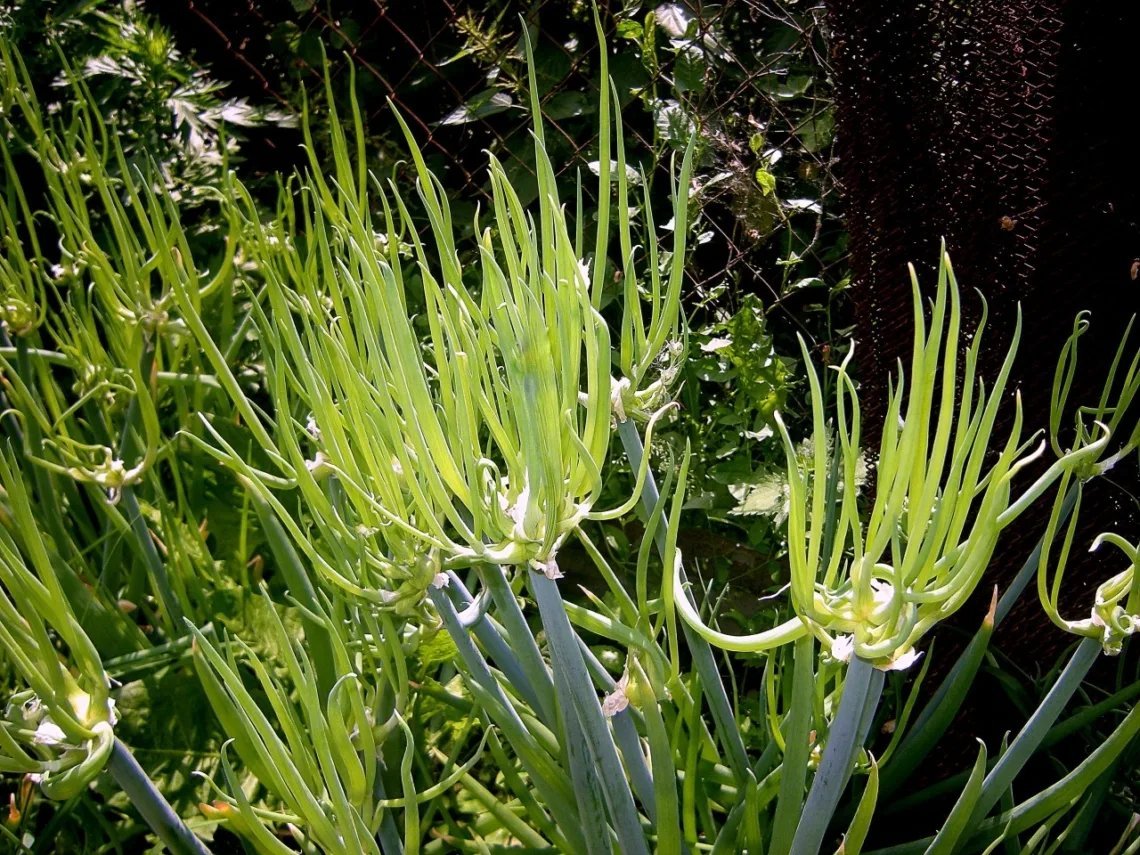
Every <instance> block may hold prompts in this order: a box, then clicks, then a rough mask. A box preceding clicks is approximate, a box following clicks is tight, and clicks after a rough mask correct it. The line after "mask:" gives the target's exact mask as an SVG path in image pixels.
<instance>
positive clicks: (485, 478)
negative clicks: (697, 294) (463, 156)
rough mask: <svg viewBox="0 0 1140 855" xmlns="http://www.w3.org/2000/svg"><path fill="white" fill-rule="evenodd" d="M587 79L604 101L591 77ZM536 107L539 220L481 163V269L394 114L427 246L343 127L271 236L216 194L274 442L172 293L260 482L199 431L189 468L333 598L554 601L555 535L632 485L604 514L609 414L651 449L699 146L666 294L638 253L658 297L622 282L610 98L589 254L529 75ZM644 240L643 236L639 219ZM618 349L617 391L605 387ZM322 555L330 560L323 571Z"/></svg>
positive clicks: (672, 335) (183, 293)
mask: <svg viewBox="0 0 1140 855" xmlns="http://www.w3.org/2000/svg"><path fill="white" fill-rule="evenodd" d="M603 56H604V52H603ZM602 79H604V80H605V79H608V77H607V70H606V68H605V67H604V61H603V68H602ZM530 95H531V102H532V109H533V119H534V129H535V130H534V150H535V158H536V164H537V181H538V199H537V204H536V209H534V210H530V211H528V210H526V209H525V208H524V206H523V203H522V200H521V199H520V197H519V194H518V192H517V190H516V188H515V187H514V186H513V185H512V183H511V180H510V178H509V176H508V175H507V172H506V171H505V169H504V167H503V166H502V164H500V163H499V162H498V160H496V159H495V158H494V157H493V156H491V157H490V164H489V172H490V189H491V202H490V206H489V210H488V211H487V212H486V214H477V215H476V217H475V220H474V228H475V233H476V235H477V242H478V260H477V263H476V264H473V265H472V264H466V265H465V263H464V262H463V261H462V260H461V258H460V255H459V253H458V251H457V249H456V243H457V242H456V226H455V224H454V221H453V216H452V211H451V208H450V204H449V202H448V199H447V195H446V193H445V192H444V191H443V187H442V185H441V183H440V181H439V179H438V178H436V177H435V176H434V175H433V174H432V173H431V171H430V169H429V167H428V165H427V162H426V161H425V159H424V156H423V153H422V152H421V150H420V148H419V146H418V144H417V143H416V141H415V138H414V137H413V135H412V133H411V131H410V129H409V128H408V127H407V125H406V124H405V123H404V121H403V119H402V117H401V116H400V115H399V114H398V113H397V114H396V120H397V122H398V123H399V124H400V127H401V128H402V129H403V132H404V134H405V137H406V140H407V143H408V149H409V152H410V154H411V166H412V168H413V169H414V172H415V176H416V194H417V196H418V199H417V202H418V205H419V207H420V208H421V209H422V210H423V211H425V212H426V214H427V219H428V222H429V225H430V227H429V229H428V230H427V231H426V233H425V234H423V235H421V234H420V233H418V232H417V231H416V230H415V228H414V227H413V221H412V214H411V208H410V201H409V200H408V199H405V198H404V196H403V195H402V193H401V191H400V189H399V188H398V187H397V185H396V184H395V183H394V182H393V181H391V180H389V181H382V180H380V179H379V178H378V177H376V176H375V175H372V174H369V173H368V172H367V171H366V168H365V161H366V158H365V154H364V151H363V140H364V133H363V128H362V125H361V118H360V116H359V114H358V112H356V108H355V105H354V106H353V110H354V113H353V120H354V124H355V129H356V134H355V140H354V141H352V140H350V138H349V136H348V135H346V134H345V133H344V132H343V131H342V130H341V129H340V125H339V124H338V121H337V119H336V117H335V116H334V117H333V121H332V123H331V125H332V147H333V159H332V161H333V162H332V175H331V177H325V175H324V171H325V168H326V164H324V163H322V162H319V161H318V160H317V159H316V155H315V154H312V155H311V157H312V160H311V163H310V170H309V172H308V174H306V175H305V176H304V177H299V178H297V179H295V180H294V182H292V183H291V184H290V185H289V186H288V187H287V188H285V190H286V192H284V193H283V194H282V197H281V201H280V202H279V210H278V212H277V216H276V218H275V221H274V222H271V223H265V222H262V220H261V218H260V215H259V214H258V211H257V208H256V206H255V205H254V203H253V200H252V199H251V197H250V196H249V194H248V193H247V192H246V191H245V189H244V188H242V187H241V186H240V185H238V184H237V183H236V182H234V183H232V184H231V186H230V191H231V193H232V196H233V198H234V199H235V200H236V202H237V204H236V205H235V206H234V211H235V212H237V213H235V214H234V222H233V223H232V225H231V228H232V229H233V230H234V231H235V232H238V233H241V234H243V235H244V240H243V252H244V253H245V256H244V260H245V261H246V262H247V263H249V264H250V265H252V266H253V267H255V268H256V270H257V272H258V274H259V276H260V277H262V278H263V279H264V282H265V286H264V291H263V293H261V294H259V295H258V302H257V305H256V306H255V310H254V313H255V316H256V323H257V330H258V335H259V338H260V340H261V342H262V343H263V345H264V348H265V368H266V385H267V391H268V392H269V394H270V396H271V398H272V401H273V405H274V411H275V413H276V417H275V419H274V420H273V421H272V422H270V421H269V420H268V419H267V418H265V417H264V415H263V414H262V413H260V412H259V411H258V410H257V408H256V407H255V405H254V404H253V402H252V401H251V400H250V399H249V398H247V397H246V395H245V393H244V391H243V390H241V389H240V388H239V386H238V383H237V382H236V379H235V378H233V377H232V376H228V377H227V376H226V375H227V372H228V368H227V367H226V365H225V361H224V359H223V358H222V355H221V353H220V351H218V349H217V347H216V345H214V344H213V343H212V342H210V341H209V337H208V333H206V331H205V329H204V327H202V324H201V322H200V318H199V317H198V309H197V305H196V300H195V299H194V297H193V294H192V293H191V291H190V290H189V289H183V288H182V287H181V286H178V285H176V286H175V292H176V294H177V295H179V309H180V310H181V312H182V314H183V316H184V317H185V318H186V319H187V324H188V325H189V326H190V327H191V328H192V329H194V331H195V332H196V333H198V338H199V340H200V341H201V342H202V344H203V348H204V350H205V351H206V354H207V356H208V357H209V358H210V359H211V361H212V362H213V364H214V367H215V369H216V370H217V371H218V374H219V379H220V381H221V382H223V383H224V384H225V385H226V386H227V388H228V389H229V390H230V392H231V394H233V395H234V397H235V402H236V404H237V407H238V409H239V410H240V411H241V412H242V414H243V416H244V417H245V419H246V420H247V421H248V422H249V423H250V425H251V430H252V433H253V435H254V436H255V438H256V439H257V440H258V442H259V443H260V444H261V446H262V448H263V450H264V452H265V454H266V457H267V458H268V460H269V461H270V462H271V463H272V467H270V468H269V469H268V470H266V469H255V468H254V467H252V466H251V465H250V464H249V463H248V462H247V461H246V459H245V457H246V456H245V455H244V454H242V453H240V450H238V449H233V448H230V447H228V446H227V444H226V442H225V440H224V439H223V438H222V436H221V435H220V433H219V432H218V431H216V430H215V429H214V427H213V426H212V425H209V424H207V426H206V427H207V430H208V431H210V432H211V433H212V435H213V441H212V442H209V443H208V444H206V445H205V446H204V447H206V448H207V450H208V451H209V453H211V454H213V455H214V456H215V457H216V458H217V459H218V460H220V461H221V462H223V463H225V464H226V465H227V466H229V467H230V468H231V469H233V470H234V471H235V472H237V473H238V474H239V476H240V477H241V478H242V480H243V483H245V484H246V485H247V486H248V487H249V489H251V490H253V491H254V493H255V494H257V495H258V497H259V498H260V500H262V501H265V502H266V503H268V504H269V505H270V506H272V507H273V508H274V510H275V512H276V514H277V515H278V516H279V518H280V519H281V520H282V523H283V524H284V525H285V526H286V527H287V528H290V531H289V534H290V535H291V536H292V538H293V539H294V540H295V541H296V542H297V543H298V544H299V547H300V548H301V549H302V550H304V552H305V557H306V559H307V560H309V561H310V562H311V563H312V564H313V565H314V566H315V567H316V568H317V569H318V571H319V572H320V573H321V575H322V576H323V577H324V578H325V579H327V580H328V581H329V582H331V583H332V584H333V585H335V586H337V587H339V588H340V589H342V590H344V591H347V592H349V593H351V594H353V595H356V596H360V597H364V598H366V599H369V600H371V601H373V602H377V603H380V604H383V605H388V606H391V607H393V608H396V609H397V610H399V611H401V612H403V613H411V612H414V611H416V610H417V609H419V608H420V607H421V606H423V605H424V604H425V602H426V595H427V592H428V591H429V589H431V588H432V587H433V586H434V587H439V586H442V585H444V584H446V583H447V578H448V577H447V573H448V572H449V571H453V570H456V569H459V568H463V567H467V566H473V565H476V564H492V565H498V566H504V567H529V568H531V569H533V570H536V571H537V572H539V573H542V574H544V575H546V576H547V577H550V578H557V577H558V576H559V575H560V571H559V569H558V563H557V554H558V550H559V548H560V546H561V545H562V544H563V542H564V541H565V539H566V538H567V536H569V535H570V534H571V533H572V532H574V531H575V530H576V529H577V528H578V527H579V525H580V524H581V523H582V522H583V521H586V520H604V519H615V518H617V517H620V516H621V515H623V514H625V513H627V512H628V511H629V510H631V509H632V508H633V507H634V506H635V504H636V503H637V501H638V498H639V493H640V491H641V488H642V485H643V484H644V482H645V476H646V473H647V471H648V459H645V460H643V461H642V462H641V464H640V466H639V467H638V471H637V479H636V484H635V487H634V490H633V495H631V496H630V497H629V499H628V500H627V501H625V502H623V503H622V504H621V505H620V506H618V507H615V508H607V509H600V508H599V507H597V503H598V498H599V496H600V494H601V489H602V472H603V471H604V469H605V465H606V459H607V454H608V450H609V445H610V436H611V408H614V407H616V408H617V409H618V410H619V412H620V413H621V414H622V417H624V415H625V413H626V412H627V411H628V412H633V411H636V412H637V413H638V414H639V415H642V416H644V417H645V418H647V419H648V423H649V424H648V427H647V433H648V434H649V435H651V433H652V430H653V425H654V423H655V422H656V421H657V420H658V419H659V418H660V417H661V416H662V414H663V413H664V412H665V411H666V407H667V406H668V404H667V395H666V394H664V392H663V390H664V389H665V388H666V387H667V385H668V382H667V381H668V378H669V376H671V374H670V373H669V371H668V366H667V365H666V367H665V370H664V372H663V374H664V375H665V376H664V377H662V376H660V375H659V374H658V371H659V369H660V366H661V365H662V363H663V361H664V362H665V363H668V361H669V357H668V354H670V353H675V352H676V351H677V344H676V340H677V334H678V329H679V327H680V322H679V305H680V287H681V277H682V272H683V256H684V252H685V244H686V241H685V231H686V223H687V219H686V207H687V196H688V194H687V187H688V183H689V177H690V173H691V163H692V154H693V152H692V146H690V147H689V150H688V151H687V153H686V155H685V157H684V159H683V164H682V166H681V169H680V176H679V179H678V182H677V185H676V187H675V192H674V202H675V206H674V207H675V211H674V217H673V220H674V246H673V250H672V254H673V257H672V262H671V269H670V272H669V274H668V277H667V281H662V276H661V272H660V270H659V267H660V265H661V259H659V257H658V252H659V251H658V249H657V248H656V242H655V241H654V240H649V241H648V243H649V244H650V245H651V248H650V249H649V251H648V254H649V263H648V265H647V268H648V271H649V274H648V279H649V282H648V285H647V286H646V287H645V288H644V289H641V288H639V287H638V286H637V284H636V282H635V281H634V280H635V279H636V272H635V265H634V256H635V255H636V251H637V250H636V248H635V247H634V246H633V244H632V237H631V235H632V228H631V225H630V214H629V206H628V188H627V184H628V179H627V176H626V168H625V163H624V155H623V154H622V153H621V151H622V147H621V145H620V132H621V127H620V119H618V120H617V123H616V126H615V125H612V124H611V115H612V113H613V111H612V107H611V97H612V96H611V93H610V91H609V89H607V88H603V91H602V99H601V104H600V111H599V113H600V116H601V137H600V139H601V144H600V149H601V151H600V154H601V160H600V166H599V172H600V188H601V189H600V193H599V199H600V200H601V201H600V208H599V217H598V229H597V233H596V235H595V239H594V242H593V245H592V246H591V247H590V249H589V251H587V250H586V247H585V243H586V241H585V236H584V228H583V221H584V215H583V213H582V211H581V192H580V191H579V194H578V198H579V202H578V210H577V214H576V218H575V219H573V220H572V219H571V218H570V217H569V216H568V214H567V211H566V209H565V207H564V205H563V203H562V201H561V200H560V198H559V191H558V188H557V186H556V181H555V172H554V167H553V164H552V163H551V160H550V157H549V155H548V154H547V151H546V145H545V140H544V135H543V129H542V120H541V114H540V111H539V95H538V91H537V88H536V84H535V83H534V78H533V75H532V78H531V90H530ZM331 100H332V99H331V98H330V103H331ZM615 127H616V130H617V136H618V139H619V144H618V147H617V148H618V153H619V154H618V160H617V170H616V171H617V177H616V179H614V177H613V171H614V170H613V165H612V164H611V163H610V150H611V138H612V137H613V135H614V132H615ZM306 133H307V131H306ZM308 142H309V150H310V152H314V151H315V149H314V147H313V146H312V141H311V139H310V140H309V141H308ZM611 181H614V183H616V184H617V197H618V205H617V212H616V221H617V224H618V228H617V231H618V237H619V242H620V244H621V246H622V251H623V255H624V257H625V260H624V265H625V269H626V272H627V273H628V274H629V275H627V276H626V285H625V288H626V289H627V291H629V292H630V293H629V294H628V295H627V296H628V297H629V300H628V301H627V305H626V306H625V307H624V312H625V314H624V316H623V320H622V330H623V332H622V341H621V344H620V346H618V347H616V348H615V347H614V346H613V343H612V342H611V334H610V330H609V326H608V322H607V320H606V319H605V318H604V317H603V315H602V312H601V308H600V307H601V298H602V287H603V282H604V279H605V257H606V253H607V249H608V244H609V240H610V231H611V219H615V217H612V216H611V213H610V194H611V189H610V184H611ZM646 226H647V228H648V229H649V230H653V229H654V226H653V222H652V219H651V216H650V218H649V220H648V221H647V223H646ZM299 236H304V239H303V240H302V239H301V238H300V237H299ZM409 259H410V260H411V262H412V264H410V265H409V264H408V263H407V262H408V260H409ZM643 291H644V292H645V293H644V294H643V293H642V292H643ZM646 303H648V311H646V306H645V304H646ZM646 315H648V319H647V318H646ZM614 350H617V351H618V353H619V354H620V358H619V360H618V361H619V364H620V367H621V368H622V370H623V372H624V373H623V375H622V377H621V378H619V379H618V380H616V381H615V380H614V379H613V378H612V377H611V361H612V359H611V353H612V351H614ZM662 354H666V356H665V358H664V360H663V359H662ZM615 390H616V396H615ZM647 407H652V408H653V410H652V412H647V411H646V408H647ZM192 439H193V438H192ZM282 489H292V490H295V491H296V493H297V494H298V495H299V496H300V497H301V498H302V500H303V502H304V504H305V507H306V508H307V511H308V517H309V519H310V520H311V524H312V525H313V526H314V527H315V528H316V529H317V530H318V531H319V533H320V534H321V537H320V538H310V537H306V536H305V535H304V532H303V531H302V530H301V529H300V528H299V527H298V525H297V523H296V522H295V521H294V520H293V518H292V515H291V514H290V513H289V512H288V510H287V508H286V504H285V503H284V502H283V500H282V499H281V498H280V491H281V490H282ZM314 540H319V541H320V542H321V543H322V544H325V545H332V548H333V550H334V552H335V554H329V553H328V552H327V551H325V552H322V551H320V550H318V549H317V548H316V547H314V546H312V542H313V541H314Z"/></svg>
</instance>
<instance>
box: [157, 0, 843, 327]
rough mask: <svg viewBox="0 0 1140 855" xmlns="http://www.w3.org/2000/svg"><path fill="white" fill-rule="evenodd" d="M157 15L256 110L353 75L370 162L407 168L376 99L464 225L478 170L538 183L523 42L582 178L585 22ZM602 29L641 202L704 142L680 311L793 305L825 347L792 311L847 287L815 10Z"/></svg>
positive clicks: (587, 76)
mask: <svg viewBox="0 0 1140 855" xmlns="http://www.w3.org/2000/svg"><path fill="white" fill-rule="evenodd" d="M154 11H155V12H157V13H159V14H160V15H161V17H162V18H163V19H164V21H165V22H166V23H167V24H168V25H169V26H170V27H171V28H172V29H173V31H174V33H175V36H176V38H177V39H178V41H179V43H180V44H184V45H189V46H192V47H193V49H194V50H195V51H196V53H197V55H198V58H199V59H200V60H203V61H205V62H206V63H207V64H208V65H209V67H210V68H211V70H212V72H213V73H214V74H215V75H217V76H219V77H222V78H225V79H230V80H232V81H234V85H235V86H237V87H239V89H242V90H245V92H246V94H250V95H251V96H254V97H259V98H262V99H275V100H277V101H280V102H282V103H284V104H293V105H296V104H297V103H299V101H300V98H299V94H300V91H299V90H302V89H303V90H305V92H306V93H307V94H308V97H309V98H310V99H314V100H319V97H320V94H321V90H322V87H323V85H324V82H325V81H326V79H328V80H330V81H331V83H332V85H333V88H334V90H335V91H336V92H337V93H338V94H342V93H343V92H345V91H347V78H348V76H349V72H350V71H351V72H353V73H354V76H355V86H356V91H357V94H358V97H359V99H360V103H361V105H362V108H363V111H364V116H365V120H366V123H367V126H368V128H369V131H370V134H371V135H372V140H371V142H373V143H374V144H375V145H374V146H373V148H374V150H375V151H376V152H377V153H378V154H377V156H378V158H382V157H383V156H384V155H385V154H387V156H388V157H390V158H393V159H395V158H398V157H400V156H401V155H402V152H403V149H402V146H401V144H400V143H399V141H398V140H397V139H396V137H395V135H394V134H393V133H392V132H393V129H394V128H395V123H394V122H393V121H392V118H391V114H390V113H389V112H388V106H387V103H386V102H387V100H388V99H390V100H391V103H392V105H393V106H395V107H396V109H398V110H399V111H400V113H401V114H402V115H403V116H404V117H405V118H406V119H407V120H408V123H409V125H410V126H411V127H412V130H413V132H414V133H415V135H416V137H417V139H418V140H419V142H420V144H421V146H422V147H423V148H424V150H425V152H426V153H427V154H428V156H429V162H430V164H431V165H432V167H433V168H434V169H435V170H436V171H437V173H438V174H439V175H440V176H441V178H442V180H443V183H444V186H445V187H447V189H448V191H449V192H450V193H451V194H452V198H453V204H459V205H460V206H461V207H462V205H463V200H467V201H468V202H476V201H479V200H480V199H481V197H484V196H485V194H486V183H485V164H486V154H485V151H489V152H491V153H492V154H494V155H495V156H497V157H498V158H499V159H500V160H502V161H503V163H504V166H505V168H506V169H507V172H508V174H509V175H510V176H511V178H512V180H513V181H514V182H515V184H516V186H518V187H520V188H521V189H523V190H524V191H525V188H526V187H527V186H528V182H529V183H533V181H532V179H533V172H532V162H533V157H532V155H530V154H529V153H528V150H529V148H530V145H531V140H530V120H529V117H528V114H527V112H526V109H525V108H526V107H527V106H528V98H527V97H526V93H525V72H526V69H525V62H524V59H523V54H522V40H521V34H522V29H523V26H524V23H525V26H526V27H527V29H528V30H529V32H530V34H531V37H532V39H533V40H534V52H535V71H536V74H537V81H538V86H539V92H540V99H541V103H542V109H543V114H544V117H545V119H546V122H547V128H548V130H547V135H548V146H549V148H550V149H551V150H552V155H553V158H554V161H555V163H556V165H557V166H558V168H559V169H560V170H561V174H562V177H563V178H564V179H565V180H566V183H567V185H572V183H573V179H574V176H575V175H576V174H577V172H578V171H579V170H581V171H582V172H584V173H586V171H587V170H588V169H589V165H590V163H591V162H592V161H596V158H597V128H596V122H597V116H596V104H597V99H598V92H599V90H598V85H599V76H598V66H599V53H598V51H599V42H598V38H597V35H596V33H595V28H594V20H593V13H592V6H591V4H589V3H585V2H569V0H547V2H539V3H534V2H527V3H523V2H516V0H483V2H479V3H474V2H465V0H429V2H422V3H419V2H417V3H395V2H385V0H373V2H372V3H348V2H341V0H326V2H312V0H293V2H292V3H280V2H278V3H266V2H259V0H237V2H233V0H229V1H228V2H224V0H170V2H167V3H164V4H162V7H161V8H158V7H157V5H156V6H155V7H154ZM599 12H600V14H599V17H600V21H601V26H602V29H603V31H604V33H605V40H606V43H607V45H608V49H609V52H610V55H609V64H610V75H611V78H612V80H613V85H614V87H615V91H616V94H617V98H618V102H619V103H620V104H621V111H622V116H623V118H624V134H623V136H624V139H625V142H626V146H627V149H628V152H629V158H630V163H631V164H639V165H641V166H642V167H644V168H645V170H646V172H647V176H648V179H649V181H650V182H651V183H654V185H655V186H657V187H660V188H661V189H660V190H657V191H655V192H657V193H659V194H660V193H664V192H665V188H666V187H667V182H665V181H655V176H654V173H655V172H656V173H658V174H657V177H658V178H660V177H661V170H664V169H667V168H668V164H669V161H670V159H671V155H672V154H673V153H674V152H676V151H678V150H679V149H681V148H683V146H684V144H685V142H686V141H687V139H688V136H689V135H690V133H691V132H692V131H693V130H694V129H696V130H697V131H698V134H699V140H700V147H701V159H700V163H701V168H700V170H699V173H698V175H699V181H700V184H701V185H702V186H701V210H702V215H703V216H702V220H701V223H700V226H701V227H700V235H699V238H698V242H699V246H698V248H697V251H696V255H695V259H694V263H693V265H691V267H690V270H689V272H690V277H691V279H690V295H689V296H690V298H691V299H690V304H691V305H700V304H702V303H703V302H705V301H706V300H707V298H708V297H710V296H716V295H719V296H720V297H721V298H722V299H721V300H720V301H718V306H719V307H720V308H723V309H726V310H731V309H732V308H734V306H735V303H736V300H737V298H738V297H739V296H741V295H743V294H746V293H755V294H757V295H758V296H759V297H760V298H761V300H762V301H763V302H764V303H765V305H766V306H768V307H769V310H772V309H773V308H778V307H788V308H791V307H793V305H794V308H795V311H791V312H788V313H786V314H784V315H783V317H784V318H786V319H788V320H791V321H793V324H794V326H796V327H798V328H800V329H801V331H804V332H807V333H808V334H809V337H810V338H812V339H814V340H815V341H816V343H817V344H818V345H819V346H821V347H822V346H826V345H828V343H829V342H828V341H827V339H828V336H829V333H828V332H827V331H826V330H827V328H828V327H830V326H833V324H831V323H830V322H829V321H823V322H820V323H814V324H813V323H812V322H811V321H810V320H809V321H806V322H805V321H804V320H803V316H804V313H803V307H804V305H810V306H812V307H817V306H820V305H823V304H826V303H827V299H826V297H821V292H820V288H821V287H823V286H824V285H825V284H826V286H834V285H836V283H839V282H840V281H841V280H842V279H843V276H844V250H845V245H844V242H843V238H842V234H843V233H842V230H841V228H840V226H839V221H838V217H837V193H836V188H835V185H834V182H833V181H832V180H831V172H830V164H831V158H832V154H831V152H832V148H833V133H832V127H833V110H832V104H831V95H830V84H829V81H828V65H827V57H826V53H825V49H824V46H823V39H822V37H821V36H822V27H823V15H822V7H821V5H820V4H817V3H807V4H794V5H793V4H784V3H781V2H772V0H727V2H724V3H722V4H718V5H715V6H714V5H711V4H709V5H706V4H704V3H702V2H699V0H692V2H689V3H659V4H637V3H627V4H625V5H620V4H617V3H610V4H608V5H603V6H602V7H601V8H600V10H599ZM326 55H327V61H328V65H327V66H326V65H325V59H324V57H325V56H326ZM326 67H327V69H328V73H327V75H326V71H325V69H326ZM279 145H280V144H279ZM586 178H587V179H589V178H590V176H589V175H588V173H587V174H586ZM590 183H591V182H590V181H589V180H585V181H584V184H585V185H586V186H587V187H589V186H590ZM566 198H570V199H572V198H573V196H572V195H570V194H568V195H567V196H566ZM484 201H485V200H484ZM587 207H589V205H588V203H587ZM722 286H727V287H722ZM821 317H822V315H821ZM789 328H790V327H789Z"/></svg>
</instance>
